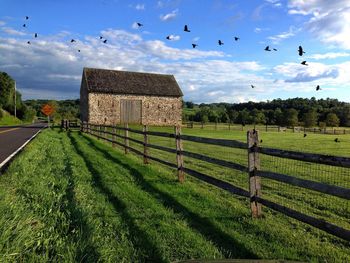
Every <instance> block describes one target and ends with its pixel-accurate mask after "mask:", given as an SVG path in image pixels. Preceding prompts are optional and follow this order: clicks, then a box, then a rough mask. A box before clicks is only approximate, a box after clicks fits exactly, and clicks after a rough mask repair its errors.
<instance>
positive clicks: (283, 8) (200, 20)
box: [0, 0, 350, 103]
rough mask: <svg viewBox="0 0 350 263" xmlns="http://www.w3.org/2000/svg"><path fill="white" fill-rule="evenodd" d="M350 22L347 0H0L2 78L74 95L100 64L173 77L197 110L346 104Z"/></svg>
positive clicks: (49, 94)
mask: <svg viewBox="0 0 350 263" xmlns="http://www.w3.org/2000/svg"><path fill="white" fill-rule="evenodd" d="M25 16H29V19H28V20H25ZM136 22H140V23H142V24H143V26H142V27H140V28H138V27H137V26H135V23H136ZM24 23H25V24H26V28H24V27H22V25H23V24H24ZM185 24H187V25H188V26H189V29H190V30H191V32H190V33H187V32H184V31H183V27H184V25H185ZM349 25H350V1H349V0H339V1H336V2H334V1H329V0H260V1H258V0H249V1H246V0H236V1H232V0H231V1H226V0H213V1H209V0H202V1H198V0H196V1H195V0H161V1H145V0H143V1H142V0H140V1H122V0H94V1H92V0H85V1H80V0H79V1H78V0H71V1H67V0H61V1H54V0H45V1H44V0H35V1H34V0H32V1H29V0H21V1H19V0H0V71H5V72H7V73H9V74H10V75H11V76H12V77H13V78H15V79H16V80H17V86H18V89H19V90H20V91H21V92H22V94H23V97H24V98H25V99H29V98H49V99H67V98H78V97H79V88H80V81H81V74H82V69H83V67H97V68H108V69H117V70H130V71H139V72H156V73H164V74H173V75H175V77H176V79H177V80H178V82H179V84H180V86H181V88H182V90H183V92H184V94H185V97H184V99H185V100H192V101H194V102H197V103H199V102H244V101H249V100H252V101H266V100H272V99H275V98H291V97H307V98H310V97H316V98H327V97H330V98H338V99H339V100H343V101H348V102H350V91H349V88H350V86H349V83H350V62H349V58H350V26H349ZM34 33H38V38H34ZM168 35H171V38H172V40H170V41H169V40H167V39H166V36H168ZM99 36H103V37H104V39H107V43H106V44H104V43H102V41H101V40H100V39H99ZM234 36H238V37H240V40H239V41H234ZM72 38H73V39H75V40H76V42H74V43H71V42H70V40H71V39H72ZM219 39H220V40H222V41H223V42H224V45H222V46H219V45H218V44H217V42H218V40H219ZM27 41H30V42H31V44H30V45H29V44H27ZM192 43H196V44H198V47H197V48H195V49H193V48H192V45H191V44H192ZM267 45H269V46H270V47H271V48H276V49H277V51H271V52H266V51H264V48H265V47H266V46H267ZM299 45H302V46H303V47H304V49H305V51H306V53H305V55H304V56H303V57H300V56H299V55H298V52H297V49H298V46H299ZM78 50H80V52H78ZM303 60H306V61H307V62H308V64H309V66H303V65H300V62H301V61H303ZM251 85H254V86H255V88H254V89H252V88H251ZM317 85H320V86H321V90H320V91H317V92H316V90H315V88H316V86H317Z"/></svg>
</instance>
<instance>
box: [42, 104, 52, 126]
mask: <svg viewBox="0 0 350 263" xmlns="http://www.w3.org/2000/svg"><path fill="white" fill-rule="evenodd" d="M54 111H55V109H54V108H53V107H52V106H51V105H49V104H45V105H44V106H43V107H42V108H41V112H42V113H43V114H44V115H46V116H47V123H48V127H49V128H50V115H52V113H54Z"/></svg>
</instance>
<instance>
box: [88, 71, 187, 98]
mask: <svg viewBox="0 0 350 263" xmlns="http://www.w3.org/2000/svg"><path fill="white" fill-rule="evenodd" d="M83 78H85V81H86V87H87V90H88V92H97V93H99V92H100V93H112V94H129V95H149V96H151V95H153V96H170V97H181V96H183V94H182V91H181V89H180V87H179V85H178V84H177V82H176V80H175V78H174V76H173V75H163V74H153V73H140V72H130V71H120V70H109V69H96V68H84V70H83Z"/></svg>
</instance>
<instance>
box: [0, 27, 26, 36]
mask: <svg viewBox="0 0 350 263" xmlns="http://www.w3.org/2000/svg"><path fill="white" fill-rule="evenodd" d="M1 31H3V32H5V33H6V34H9V35H13V36H26V35H27V34H26V33H24V32H22V31H18V30H15V29H13V28H11V27H1Z"/></svg>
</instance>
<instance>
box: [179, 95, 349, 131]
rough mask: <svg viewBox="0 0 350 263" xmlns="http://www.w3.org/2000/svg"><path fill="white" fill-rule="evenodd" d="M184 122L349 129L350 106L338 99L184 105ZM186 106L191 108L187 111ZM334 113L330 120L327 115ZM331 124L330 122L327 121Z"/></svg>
mask: <svg viewBox="0 0 350 263" xmlns="http://www.w3.org/2000/svg"><path fill="white" fill-rule="evenodd" d="M184 105H185V108H184V113H185V114H184V120H190V121H197V122H226V123H227V122H231V123H237V124H254V123H255V124H268V125H279V126H305V127H313V126H317V125H321V126H325V125H327V126H332V127H336V124H337V119H336V118H338V120H339V123H338V124H337V125H339V126H350V104H349V103H345V102H340V101H338V100H336V99H320V100H316V99H315V98H311V99H304V98H294V99H287V100H282V99H276V100H272V101H267V102H246V103H237V104H229V103H212V104H204V103H202V104H200V105H198V104H194V103H192V102H191V103H187V102H186V103H184ZM187 105H188V106H189V107H191V108H189V107H187ZM330 113H332V115H330V116H329V117H328V115H329V114H330ZM327 120H328V121H327Z"/></svg>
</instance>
